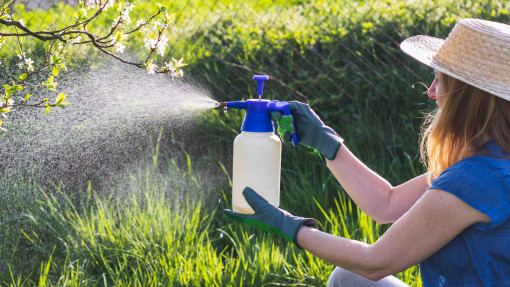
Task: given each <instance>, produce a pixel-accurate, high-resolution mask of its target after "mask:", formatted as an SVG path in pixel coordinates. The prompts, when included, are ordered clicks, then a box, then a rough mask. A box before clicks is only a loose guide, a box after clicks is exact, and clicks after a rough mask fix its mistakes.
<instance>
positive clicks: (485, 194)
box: [429, 159, 510, 230]
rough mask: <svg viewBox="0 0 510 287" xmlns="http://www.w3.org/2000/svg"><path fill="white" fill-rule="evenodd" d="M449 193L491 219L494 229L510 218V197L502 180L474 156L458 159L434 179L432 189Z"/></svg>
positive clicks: (490, 226)
mask: <svg viewBox="0 0 510 287" xmlns="http://www.w3.org/2000/svg"><path fill="white" fill-rule="evenodd" d="M432 188H433V189H441V190H443V191H446V192H449V193H451V194H453V195H455V196H457V197H458V198H460V199H461V200H463V201H464V202H466V203H467V204H469V205H470V206H471V207H473V208H475V209H477V210H478V211H480V212H482V213H485V214H487V215H488V216H489V218H490V219H491V224H488V228H483V229H488V230H491V229H494V228H496V227H498V226H499V225H501V224H502V223H503V222H505V221H506V220H507V219H508V216H509V215H510V198H509V196H510V195H509V192H508V190H507V186H506V185H505V183H504V181H503V179H502V178H501V177H500V176H499V175H498V174H497V173H496V172H495V171H494V170H492V169H491V168H490V167H489V166H487V165H485V164H483V162H480V161H477V160H474V159H464V160H462V161H459V162H457V163H455V164H453V165H452V166H450V167H449V168H447V169H446V170H445V171H443V172H442V173H441V174H440V175H439V177H438V178H437V179H435V180H434V181H433V182H432V185H431V186H430V187H429V189H432Z"/></svg>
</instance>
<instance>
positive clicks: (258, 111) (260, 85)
mask: <svg viewBox="0 0 510 287" xmlns="http://www.w3.org/2000/svg"><path fill="white" fill-rule="evenodd" d="M253 79H254V80H257V94H258V96H259V98H258V99H249V100H246V101H235V102H226V103H221V104H220V106H224V107H226V108H234V109H239V110H246V113H245V114H244V120H243V124H242V126H241V131H245V132H259V133H265V132H274V125H273V120H272V118H271V112H276V111H277V112H280V113H282V114H283V115H292V114H291V112H290V107H289V103H287V102H280V101H277V100H274V101H270V100H266V99H262V94H263V92H264V81H265V80H268V79H269V77H268V76H266V75H255V76H253ZM291 138H292V144H293V145H294V146H297V144H298V142H299V139H298V136H297V134H296V133H294V134H292V135H291Z"/></svg>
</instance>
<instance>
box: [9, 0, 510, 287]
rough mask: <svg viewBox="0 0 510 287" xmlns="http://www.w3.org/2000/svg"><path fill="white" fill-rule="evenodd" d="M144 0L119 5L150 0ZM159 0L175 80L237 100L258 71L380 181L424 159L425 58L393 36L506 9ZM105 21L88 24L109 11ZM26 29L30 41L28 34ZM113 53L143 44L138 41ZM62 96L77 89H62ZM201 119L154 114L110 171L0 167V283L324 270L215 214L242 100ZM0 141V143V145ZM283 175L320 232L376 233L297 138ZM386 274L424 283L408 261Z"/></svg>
mask: <svg viewBox="0 0 510 287" xmlns="http://www.w3.org/2000/svg"><path fill="white" fill-rule="evenodd" d="M149 2H150V1H146V2H143V1H142V2H141V3H140V5H138V9H139V10H135V11H132V14H131V15H132V18H133V19H136V15H140V14H141V13H142V11H144V10H145V9H149V10H150V9H154V8H153V7H154V6H153V5H152V3H149ZM160 2H162V3H163V4H165V5H167V7H168V8H169V11H170V12H175V13H176V19H175V24H174V25H173V26H172V27H171V28H169V32H168V38H169V39H170V41H169V47H168V51H167V53H168V55H179V56H177V57H183V58H184V59H185V61H186V62H187V63H189V64H190V66H189V67H188V69H187V70H186V74H185V79H184V81H187V82H189V83H191V84H194V85H200V86H202V87H205V89H207V90H208V91H209V92H210V93H211V94H212V96H213V98H215V99H216V100H219V101H224V100H241V99H246V98H251V97H254V96H255V95H254V92H255V85H254V82H253V80H251V78H252V75H253V74H268V75H270V76H271V80H270V81H268V82H267V83H266V86H265V97H267V98H270V99H278V100H300V101H307V102H309V103H310V104H311V105H312V107H313V108H314V110H316V111H317V113H318V114H319V115H320V116H321V117H322V118H323V120H324V121H325V122H326V123H327V124H328V125H330V126H332V127H333V128H334V129H335V130H336V131H338V133H339V134H340V135H341V136H342V137H343V138H344V139H345V143H346V144H347V145H348V146H349V148H350V149H351V150H352V151H353V152H354V153H355V154H356V155H358V156H359V158H360V159H361V160H362V161H363V162H365V163H366V164H367V165H368V166H370V167H371V168H373V169H374V170H375V171H377V172H378V173H379V174H381V175H382V176H384V177H386V178H387V179H388V180H389V181H390V182H391V183H392V184H399V183H401V182H402V181H405V180H407V179H409V178H411V177H413V176H416V175H418V174H420V173H421V172H423V168H422V165H421V163H419V161H418V150H417V146H418V145H417V142H418V134H419V131H420V128H419V127H420V123H421V120H422V117H423V115H424V113H426V112H428V111H430V110H431V109H432V108H433V105H432V103H427V101H426V97H425V96H424V95H423V94H422V92H424V91H425V90H426V89H425V88H424V87H423V86H421V85H415V86H414V87H413V84H414V83H417V82H424V83H429V81H430V80H432V71H431V70H429V69H428V68H426V67H423V66H421V65H420V64H418V63H416V62H415V61H414V60H412V59H410V58H409V57H407V56H406V55H404V54H403V53H402V52H400V50H399V47H398V45H399V43H400V42H401V41H402V40H403V39H405V38H406V37H409V36H411V35H416V34H427V35H432V36H438V37H446V36H447V34H448V32H449V31H450V30H451V28H452V27H453V25H454V24H455V22H456V21H457V20H458V19H459V18H464V17H476V18H483V19H488V20H497V21H501V22H504V23H509V22H510V16H509V15H508V12H509V9H510V4H509V3H508V2H506V1H495V0H494V1H472V0H465V1H458V0H437V1H432V0H425V1H390V0H383V1H381V0H367V1H350V0H349V1H345V0H341V1H340V0H336V1H325V0H324V1H320V0H317V1H297V0H296V1H278V0H275V1H269V0H262V1H260V0H259V1H251V0H250V1H226V0H224V1H202V0H188V1H160ZM151 7H152V8H151ZM72 10H73V8H72V7H70V6H68V5H65V4H64V3H62V4H59V5H55V6H53V7H52V8H50V9H49V10H31V11H27V10H25V9H24V8H23V7H22V6H21V5H20V6H18V7H17V8H16V13H19V14H20V15H22V17H23V19H26V23H27V24H29V25H31V26H32V25H33V27H38V26H42V27H45V26H48V25H49V24H50V23H52V22H60V21H62V22H63V21H66V19H67V18H66V17H72ZM137 13H138V14H137ZM102 21H103V23H104V25H102V26H99V25H98V26H97V27H95V28H96V29H98V31H99V30H101V29H108V27H110V25H111V21H112V19H110V18H109V16H108V15H105V16H104V18H102ZM0 28H1V27H0ZM132 40H134V41H138V42H143V39H132ZM12 45H13V44H12V43H6V44H5V46H4V47H3V48H2V50H0V57H1V59H2V61H1V62H2V65H1V67H0V75H1V76H2V77H7V75H8V74H9V72H11V70H10V69H13V66H14V65H15V64H14V59H15V58H9V57H12V55H11V54H9V51H11V49H13V46H12ZM27 45H28V46H30V45H32V46H30V47H31V50H30V51H31V53H34V54H36V53H37V45H38V44H37V42H32V44H27ZM72 53H75V54H74V55H75V56H74V63H73V64H72V65H71V66H70V69H75V70H78V71H82V70H87V69H90V66H91V65H92V66H93V65H95V64H97V63H98V62H100V61H102V59H103V56H102V55H100V54H94V52H93V51H88V50H83V49H78V50H75V51H72ZM126 53H129V54H130V55H132V57H140V56H141V55H143V46H131V48H130V50H126ZM34 58H35V57H34ZM91 59H93V60H91ZM78 80H79V78H78ZM135 84H136V83H135ZM137 84H140V85H143V83H137ZM73 97H84V98H85V99H86V97H87V95H86V94H72V93H68V100H69V101H71V102H73V99H72V98H73ZM200 121H201V123H202V124H201V126H200V127H197V128H196V129H195V130H193V133H192V134H186V136H185V137H182V138H178V139H177V141H176V140H175V137H173V136H174V135H172V132H173V130H170V131H169V130H168V126H164V127H163V130H162V133H160V134H159V135H160V137H159V139H160V140H158V141H156V140H155V137H154V138H152V141H150V142H149V143H148V144H147V145H146V149H144V151H143V152H141V153H139V154H136V157H134V158H131V159H130V160H129V161H126V162H128V163H129V166H130V169H129V172H126V169H119V170H118V171H117V173H115V175H116V176H115V179H116V180H111V179H109V180H108V181H106V182H105V181H104V180H101V179H100V178H96V177H92V176H91V177H90V178H89V180H90V181H83V182H78V183H74V184H73V185H69V184H67V185H66V178H60V180H61V181H62V183H61V184H59V183H58V182H53V184H48V183H47V182H41V181H40V180H38V179H37V176H36V175H32V174H22V175H19V176H16V177H14V176H12V175H7V174H5V173H2V174H1V175H0V179H1V180H0V188H1V191H0V196H1V197H0V202H1V204H0V227H1V228H0V238H1V239H0V243H1V245H0V282H2V283H0V284H1V285H2V286H3V285H7V286H8V285H14V284H16V285H17V286H21V285H24V286H33V285H40V286H80V285H82V286H83V285H91V286H107V285H115V286H156V285H158V283H159V284H163V285H173V286H262V285H293V284H294V285H300V286H324V285H325V283H326V282H327V278H328V275H329V273H330V272H331V271H332V269H333V266H330V265H329V264H326V263H324V262H323V261H321V260H319V259H317V258H314V257H313V256H311V255H310V254H308V253H306V252H303V251H302V250H298V249H297V248H295V247H293V246H290V245H288V244H287V243H286V242H283V241H281V239H280V238H277V237H274V236H271V235H267V234H264V233H262V232H259V231H257V230H252V229H251V228H249V227H246V226H239V225H238V224H233V223H232V222H229V221H227V220H225V218H223V217H222V216H221V215H220V211H221V210H222V209H223V208H228V207H229V206H230V202H229V200H230V199H229V198H230V186H229V184H230V182H229V180H230V176H231V147H232V142H233V139H234V137H235V135H236V134H237V133H238V129H239V127H240V125H241V121H242V113H241V112H236V111H229V112H228V113H227V114H223V113H222V112H221V111H218V110H208V111H205V112H204V113H203V117H202V119H201V120H200ZM204 122H205V123H204ZM158 130H159V129H158ZM144 135H145V134H144ZM156 135H157V134H156ZM4 137H5V135H4ZM177 137H179V136H178V135H177ZM0 140H1V138H0ZM176 142H180V143H182V145H181V146H180V148H178V149H175V148H174V147H173V145H175V144H176ZM8 155H9V151H8V150H7V151H5V149H4V151H3V153H1V157H0V158H6V157H8ZM118 160H119V161H120V163H124V161H125V158H120V159H118ZM212 170H214V171H215V172H212ZM0 173H1V170H0ZM90 174H94V173H93V171H91V172H90ZM89 182H90V184H89ZM213 182H214V184H213ZM99 186H100V187H101V188H99ZM281 189H282V203H281V206H282V207H283V208H285V209H287V210H289V211H290V212H292V213H295V214H299V215H303V216H312V217H316V218H318V219H319V221H320V222H321V225H320V228H321V229H322V230H324V231H326V232H331V233H334V234H338V235H342V236H347V237H351V238H355V239H358V240H363V241H366V242H373V241H375V240H376V239H377V238H378V236H380V235H381V234H382V233H383V232H384V230H385V229H386V228H387V226H379V225H377V224H375V223H374V222H372V221H371V220H370V219H368V218H367V217H366V215H364V214H363V213H362V212H361V211H359V210H358V209H357V208H356V207H355V206H354V205H353V204H352V203H351V202H350V200H349V199H348V198H347V197H346V196H345V193H344V192H343V190H342V188H341V186H339V185H338V183H337V182H336V181H335V179H334V178H333V177H332V175H331V174H330V173H329V172H328V171H327V169H326V168H325V167H324V166H323V164H322V163H321V162H320V161H319V160H318V159H317V158H316V157H315V156H314V155H313V154H312V153H311V152H310V151H309V150H307V149H304V148H301V147H299V148H296V149H294V148H291V147H290V146H285V147H284V150H283V159H282V187H281ZM303 202H306V204H302V203H303ZM398 277H400V278H401V279H402V280H404V281H405V282H407V283H408V284H410V285H413V286H421V281H420V280H419V271H418V269H417V268H416V267H413V268H410V269H409V270H407V271H405V272H402V273H401V274H398Z"/></svg>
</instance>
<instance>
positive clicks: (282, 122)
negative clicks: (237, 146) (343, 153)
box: [271, 101, 344, 160]
mask: <svg viewBox="0 0 510 287" xmlns="http://www.w3.org/2000/svg"><path fill="white" fill-rule="evenodd" d="M288 104H289V108H290V110H291V113H292V116H285V115H281V113H279V112H272V113H271V114H272V116H273V119H274V120H276V123H277V125H278V134H279V135H280V137H281V139H282V141H283V142H284V143H288V142H291V138H290V135H291V134H292V133H294V132H296V133H297V135H298V138H299V143H300V144H302V145H305V146H308V147H311V148H313V149H315V150H316V151H318V152H319V153H320V154H321V155H322V156H324V157H326V158H327V159H329V160H333V159H335V157H336V155H337V153H338V150H339V149H340V146H341V145H342V143H343V141H344V140H343V139H342V138H341V137H340V136H339V135H338V134H337V133H336V132H335V131H334V130H333V129H332V128H330V127H328V126H326V125H325V124H324V123H323V122H322V120H321V119H320V118H319V116H318V115H317V114H315V112H314V111H313V110H312V109H311V108H310V106H309V105H307V104H304V103H301V102H297V101H292V102H288Z"/></svg>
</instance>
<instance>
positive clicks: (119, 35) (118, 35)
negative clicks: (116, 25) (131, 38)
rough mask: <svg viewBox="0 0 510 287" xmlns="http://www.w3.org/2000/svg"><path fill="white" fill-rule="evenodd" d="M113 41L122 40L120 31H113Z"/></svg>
mask: <svg viewBox="0 0 510 287" xmlns="http://www.w3.org/2000/svg"><path fill="white" fill-rule="evenodd" d="M114 39H115V42H120V41H121V40H122V33H121V32H119V31H117V33H115V38H114Z"/></svg>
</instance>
